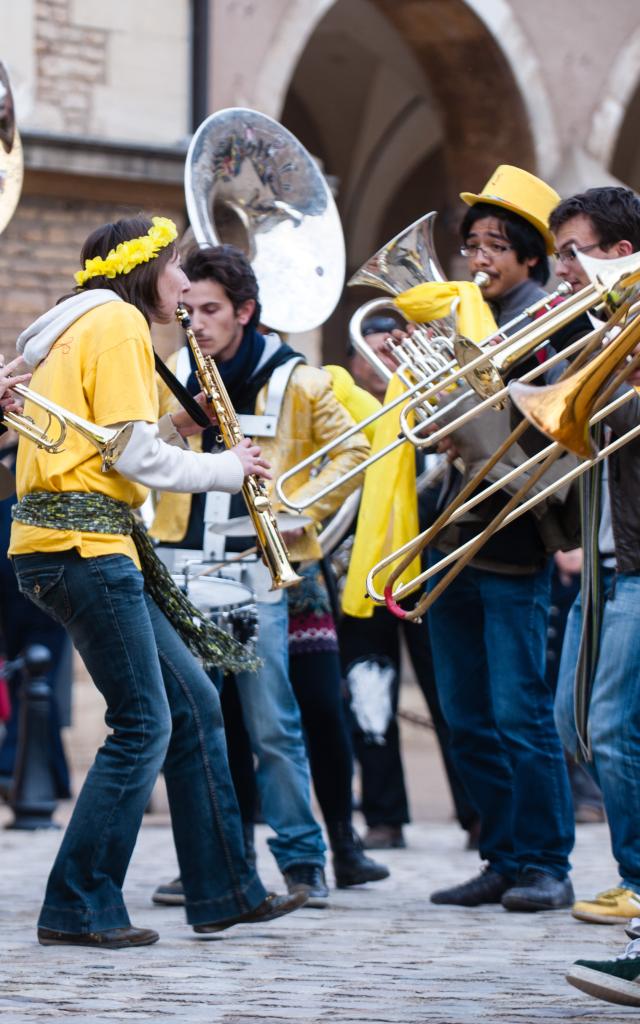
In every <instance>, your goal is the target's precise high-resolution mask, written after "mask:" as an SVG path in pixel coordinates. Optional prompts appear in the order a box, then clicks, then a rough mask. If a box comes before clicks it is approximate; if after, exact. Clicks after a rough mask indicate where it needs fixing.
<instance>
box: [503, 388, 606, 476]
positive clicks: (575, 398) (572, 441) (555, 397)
mask: <svg viewBox="0 0 640 1024" xmlns="http://www.w3.org/2000/svg"><path fill="white" fill-rule="evenodd" d="M576 376H578V377H581V374H577V375H574V376H572V377H568V378H567V380H566V381H562V382H559V383H558V384H548V385H547V386H546V387H540V388H537V387H534V386H533V385H532V384H520V383H519V382H518V381H512V382H511V383H510V384H509V398H510V399H511V401H512V402H513V404H514V405H515V406H516V408H517V409H519V411H520V412H521V413H522V415H523V416H525V417H526V418H527V419H528V420H529V422H530V423H531V424H532V425H533V426H534V427H537V429H538V430H540V431H542V433H543V434H545V435H546V436H547V437H548V438H550V439H551V440H552V441H557V442H558V443H559V444H561V445H562V446H563V447H564V448H568V449H569V451H572V452H574V453H575V454H576V455H579V456H580V457H581V458H583V459H592V458H594V457H595V455H596V451H595V449H594V446H593V444H592V442H591V438H590V436H589V417H588V415H587V413H586V410H585V409H584V408H583V407H582V405H583V403H582V402H581V392H580V389H579V387H577V386H576V380H575V377H576Z"/></svg>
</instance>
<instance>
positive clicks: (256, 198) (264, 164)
mask: <svg viewBox="0 0 640 1024" xmlns="http://www.w3.org/2000/svg"><path fill="white" fill-rule="evenodd" d="M185 195H186V202H187V211H188V214H189V220H190V222H191V226H192V228H193V233H194V235H195V237H196V241H197V242H198V243H199V244H201V245H220V244H222V243H230V244H233V245H237V246H238V247H239V248H240V249H242V250H243V251H244V253H245V254H246V256H247V258H248V259H249V260H250V262H251V264H252V266H253V270H254V273H255V275H256V277H257V279H258V284H259V286H260V302H261V304H262V319H263V321H264V323H266V324H268V325H269V327H272V328H273V329H274V330H277V331H291V332H294V333H295V332H299V331H308V330H311V329H312V328H314V327H318V326H319V325H320V324H322V323H324V321H325V320H326V319H327V318H328V317H329V316H330V315H331V313H332V312H333V310H334V308H335V306H336V304H337V302H338V300H339V298H340V295H341V293H342V286H343V283H344V275H345V263H346V257H345V246H344V237H343V234H342V225H341V223H340V217H339V215H338V211H337V209H336V205H335V203H334V200H333V196H332V195H331V192H330V190H329V187H328V185H327V182H326V180H325V178H324V175H323V174H322V172H321V170H320V168H319V167H318V165H317V163H316V161H315V160H314V159H313V157H312V156H311V155H310V154H309V153H308V152H307V150H306V149H305V148H304V146H303V145H302V143H301V142H299V141H298V139H296V137H295V136H294V135H292V134H291V132H289V131H287V129H286V128H284V127H283V126H282V125H281V124H279V123H278V122H277V121H274V120H273V118H271V117H267V116H266V114H261V113H259V112H258V111H256V110H248V109H245V108H242V107H230V108H227V109H225V110H219V111H217V112H216V113H215V114H212V115H211V116H210V117H208V118H207V119H206V120H205V121H203V123H202V124H201V125H200V127H199V128H198V130H197V132H196V133H195V135H194V136H193V139H192V140H191V145H190V146H189V151H188V153H187V159H186V164H185Z"/></svg>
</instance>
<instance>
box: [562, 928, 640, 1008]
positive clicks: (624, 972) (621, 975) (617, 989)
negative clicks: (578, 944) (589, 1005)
mask: <svg viewBox="0 0 640 1024" xmlns="http://www.w3.org/2000/svg"><path fill="white" fill-rule="evenodd" d="M566 977H567V981H568V982H569V984H570V985H574V986H575V987H576V988H579V989H580V991H581V992H586V993H587V995H589V996H595V998H596V999H604V1000H605V1001H606V1002H607V1003H618V1004H619V1005H621V1006H640V939H634V940H633V941H632V942H630V943H629V944H628V946H627V948H626V949H625V951H624V953H623V954H622V955H621V956H619V957H616V959H615V960H576V962H575V963H574V965H573V967H572V968H571V970H570V971H569V973H568V974H567V976H566Z"/></svg>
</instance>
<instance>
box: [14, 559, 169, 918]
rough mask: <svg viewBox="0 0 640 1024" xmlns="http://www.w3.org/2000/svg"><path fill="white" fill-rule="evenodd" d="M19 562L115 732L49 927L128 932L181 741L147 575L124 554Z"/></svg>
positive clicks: (60, 869)
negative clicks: (151, 823) (139, 849)
mask: <svg viewBox="0 0 640 1024" xmlns="http://www.w3.org/2000/svg"><path fill="white" fill-rule="evenodd" d="M14 562H15V569H16V574H17V577H18V582H19V585H20V589H21V591H22V592H23V593H24V594H25V595H26V596H27V597H29V598H31V599H32V600H33V601H34V603H36V604H37V605H38V607H40V608H41V609H42V610H43V611H48V612H49V614H51V615H52V617H54V618H56V620H57V621H60V622H62V623H63V624H64V625H65V626H66V628H67V630H68V631H69V633H70V635H71V638H72V640H73V642H74V644H75V647H76V648H77V650H78V651H79V652H80V654H81V656H82V658H83V660H84V662H85V665H86V666H87V669H88V671H89V673H90V675H91V678H92V679H93V682H94V683H95V685H96V686H97V688H98V689H99V690H100V692H101V694H102V696H103V697H104V699H105V701H106V705H107V710H106V715H105V721H106V724H107V726H108V727H109V728H110V729H112V732H111V733H110V735H108V736H107V738H106V740H105V742H104V744H103V745H102V746H101V747H100V749H99V750H98V752H97V754H96V758H95V761H94V763H93V766H92V768H91V769H90V771H89V774H88V775H87V778H86V780H85V783H84V786H83V787H82V790H81V792H80V794H79V796H78V799H77V801H76V805H75V808H74V812H73V815H72V817H71V820H70V822H69V824H68V826H67V830H66V832H65V835H64V838H63V840H62V845H61V847H60V850H59V852H58V856H57V857H56V860H55V863H54V865H53V868H52V871H51V875H50V877H49V882H48V885H47V892H46V896H45V902H44V906H43V909H42V912H41V915H40V920H39V924H40V925H41V926H43V927H45V928H53V929H58V930H60V931H65V932H91V931H101V930H104V929H108V928H122V927H127V926H128V925H129V923H130V922H129V917H128V914H127V911H126V908H125V905H124V900H123V897H122V884H123V882H124V877H125V874H126V871H127V867H128V865H129V860H130V858H131V854H132V852H133V848H134V845H135V842H136V837H137V835H138V830H139V828H140V824H141V821H142V815H143V813H144V810H145V807H146V806H147V803H148V801H149V797H150V795H151V791H152V789H153V785H154V783H155V780H156V778H157V775H158V772H159V771H160V768H161V766H162V762H163V760H164V756H165V753H166V750H167V746H168V743H169V737H170V733H171V720H170V716H169V708H168V704H167V698H166V695H165V691H164V685H163V682H162V673H161V671H160V663H159V660H158V653H157V648H156V643H155V637H154V633H153V628H152V625H151V621H150V619H149V615H148V613H147V607H146V604H145V599H144V594H143V579H142V575H141V573H140V572H139V571H138V570H137V569H136V567H135V565H134V564H133V562H132V561H131V559H129V558H126V557H124V556H121V555H108V556H103V557H101V558H89V559H82V558H80V557H79V555H77V554H76V553H75V552H62V553H55V554H46V555H45V554H38V555H25V556H20V557H18V558H16V559H15V560H14Z"/></svg>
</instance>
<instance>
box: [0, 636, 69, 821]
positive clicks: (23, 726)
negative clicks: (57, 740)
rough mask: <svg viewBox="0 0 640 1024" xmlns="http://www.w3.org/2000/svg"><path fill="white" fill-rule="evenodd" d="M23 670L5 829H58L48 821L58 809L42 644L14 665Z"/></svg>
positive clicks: (47, 669) (48, 662)
mask: <svg viewBox="0 0 640 1024" xmlns="http://www.w3.org/2000/svg"><path fill="white" fill-rule="evenodd" d="M14 665H15V667H16V668H20V669H21V671H22V686H21V688H20V712H19V714H20V718H19V722H18V752H17V756H16V770H15V775H14V779H13V786H12V789H11V795H10V798H9V805H10V807H11V809H12V810H13V813H14V821H13V822H12V823H11V824H10V825H7V828H19V829H36V828H58V826H57V825H56V824H55V823H54V822H53V821H52V820H51V817H52V815H53V812H54V811H55V809H56V806H57V802H58V801H57V797H56V785H55V779H54V776H53V771H52V767H51V742H50V735H51V732H50V730H51V725H50V722H49V717H50V707H51V688H50V686H49V683H48V680H47V676H48V673H49V672H50V670H51V652H50V650H49V648H48V647H44V646H43V644H30V645H29V647H27V648H26V650H25V652H24V655H23V656H22V657H21V658H20V659H18V661H17V662H14Z"/></svg>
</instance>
